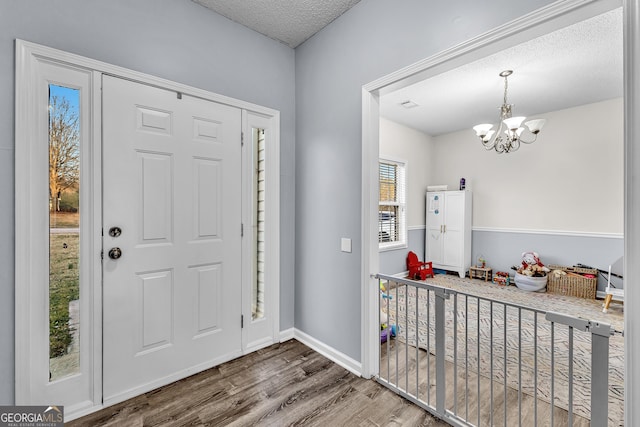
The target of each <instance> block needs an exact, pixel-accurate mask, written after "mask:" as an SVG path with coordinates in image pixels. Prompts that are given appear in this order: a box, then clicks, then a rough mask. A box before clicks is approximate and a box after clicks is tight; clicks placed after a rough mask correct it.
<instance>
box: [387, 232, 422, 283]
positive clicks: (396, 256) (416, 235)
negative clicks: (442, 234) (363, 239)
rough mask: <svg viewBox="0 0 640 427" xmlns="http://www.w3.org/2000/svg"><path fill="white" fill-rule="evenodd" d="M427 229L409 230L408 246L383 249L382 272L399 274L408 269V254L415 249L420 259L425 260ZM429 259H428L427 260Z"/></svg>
mask: <svg viewBox="0 0 640 427" xmlns="http://www.w3.org/2000/svg"><path fill="white" fill-rule="evenodd" d="M424 237H425V229H424V228H421V229H419V230H409V231H408V232H407V247H406V248H402V249H396V250H393V251H381V252H380V255H379V258H378V259H379V261H380V273H383V274H391V275H393V274H398V273H402V272H405V271H407V254H408V253H409V251H413V252H415V253H416V255H418V259H419V260H420V261H424V260H425V259H424V249H425V248H424ZM427 261H428V260H427Z"/></svg>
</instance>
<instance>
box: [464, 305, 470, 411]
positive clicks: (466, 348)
mask: <svg viewBox="0 0 640 427" xmlns="http://www.w3.org/2000/svg"><path fill="white" fill-rule="evenodd" d="M464 393H465V395H464V397H465V402H466V403H465V416H464V419H465V420H468V419H469V296H468V295H465V296H464Z"/></svg>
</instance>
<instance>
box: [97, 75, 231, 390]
mask: <svg viewBox="0 0 640 427" xmlns="http://www.w3.org/2000/svg"><path fill="white" fill-rule="evenodd" d="M103 108H104V112H103V114H104V117H103V122H104V124H103V134H104V137H103V144H104V147H103V151H104V161H103V162H104V171H103V174H104V192H103V194H104V196H103V197H104V220H103V221H104V228H105V233H104V234H105V236H104V257H105V260H104V399H105V402H109V401H111V402H114V401H117V400H122V399H123V398H126V397H128V396H129V395H132V394H137V393H141V392H143V391H146V390H150V389H153V388H155V387H157V386H159V385H161V384H164V383H168V382H170V381H173V380H175V379H177V378H180V377H182V376H185V375H187V374H190V373H193V372H195V371H197V370H201V369H205V368H207V367H209V366H213V365H215V364H217V363H220V361H222V360H226V359H228V358H230V357H231V356H232V355H235V354H239V353H240V351H241V330H240V313H241V284H240V274H239V272H240V267H241V262H240V260H241V241H240V239H241V236H240V227H241V224H240V221H241V199H240V194H241V187H240V182H241V179H240V177H241V162H240V160H241V146H240V129H241V127H240V126H241V123H240V118H241V114H240V110H238V109H236V108H232V107H228V106H224V105H220V104H216V103H213V102H210V101H205V100H202V99H198V98H193V97H189V96H186V95H183V96H182V98H181V99H179V98H178V97H177V96H176V93H175V92H172V91H168V90H163V89H158V88H154V87H150V86H145V85H142V84H138V83H134V82H130V81H126V80H122V79H118V78H114V77H108V76H105V77H104V80H103ZM114 226H118V227H120V228H121V229H122V233H121V235H119V236H111V235H110V234H109V233H108V230H109V229H110V228H111V227H114ZM116 247H117V248H120V250H121V253H122V256H121V257H120V258H118V259H112V258H110V257H109V256H108V254H109V251H110V250H111V249H112V248H116Z"/></svg>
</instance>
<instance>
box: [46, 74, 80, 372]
mask: <svg viewBox="0 0 640 427" xmlns="http://www.w3.org/2000/svg"><path fill="white" fill-rule="evenodd" d="M79 104H80V91H79V90H78V89H71V88H67V87H62V86H56V85H49V381H55V380H57V379H60V378H62V377H65V376H68V375H73V374H75V373H78V372H79V371H80V342H79V341H80V304H79V303H80V301H79V300H80V211H79V208H80V197H79V194H80V116H79Z"/></svg>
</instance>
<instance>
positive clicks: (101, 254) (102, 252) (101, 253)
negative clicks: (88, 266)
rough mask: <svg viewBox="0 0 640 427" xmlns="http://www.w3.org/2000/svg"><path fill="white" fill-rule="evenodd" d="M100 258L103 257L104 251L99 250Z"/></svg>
mask: <svg viewBox="0 0 640 427" xmlns="http://www.w3.org/2000/svg"><path fill="white" fill-rule="evenodd" d="M100 259H104V251H100Z"/></svg>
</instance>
